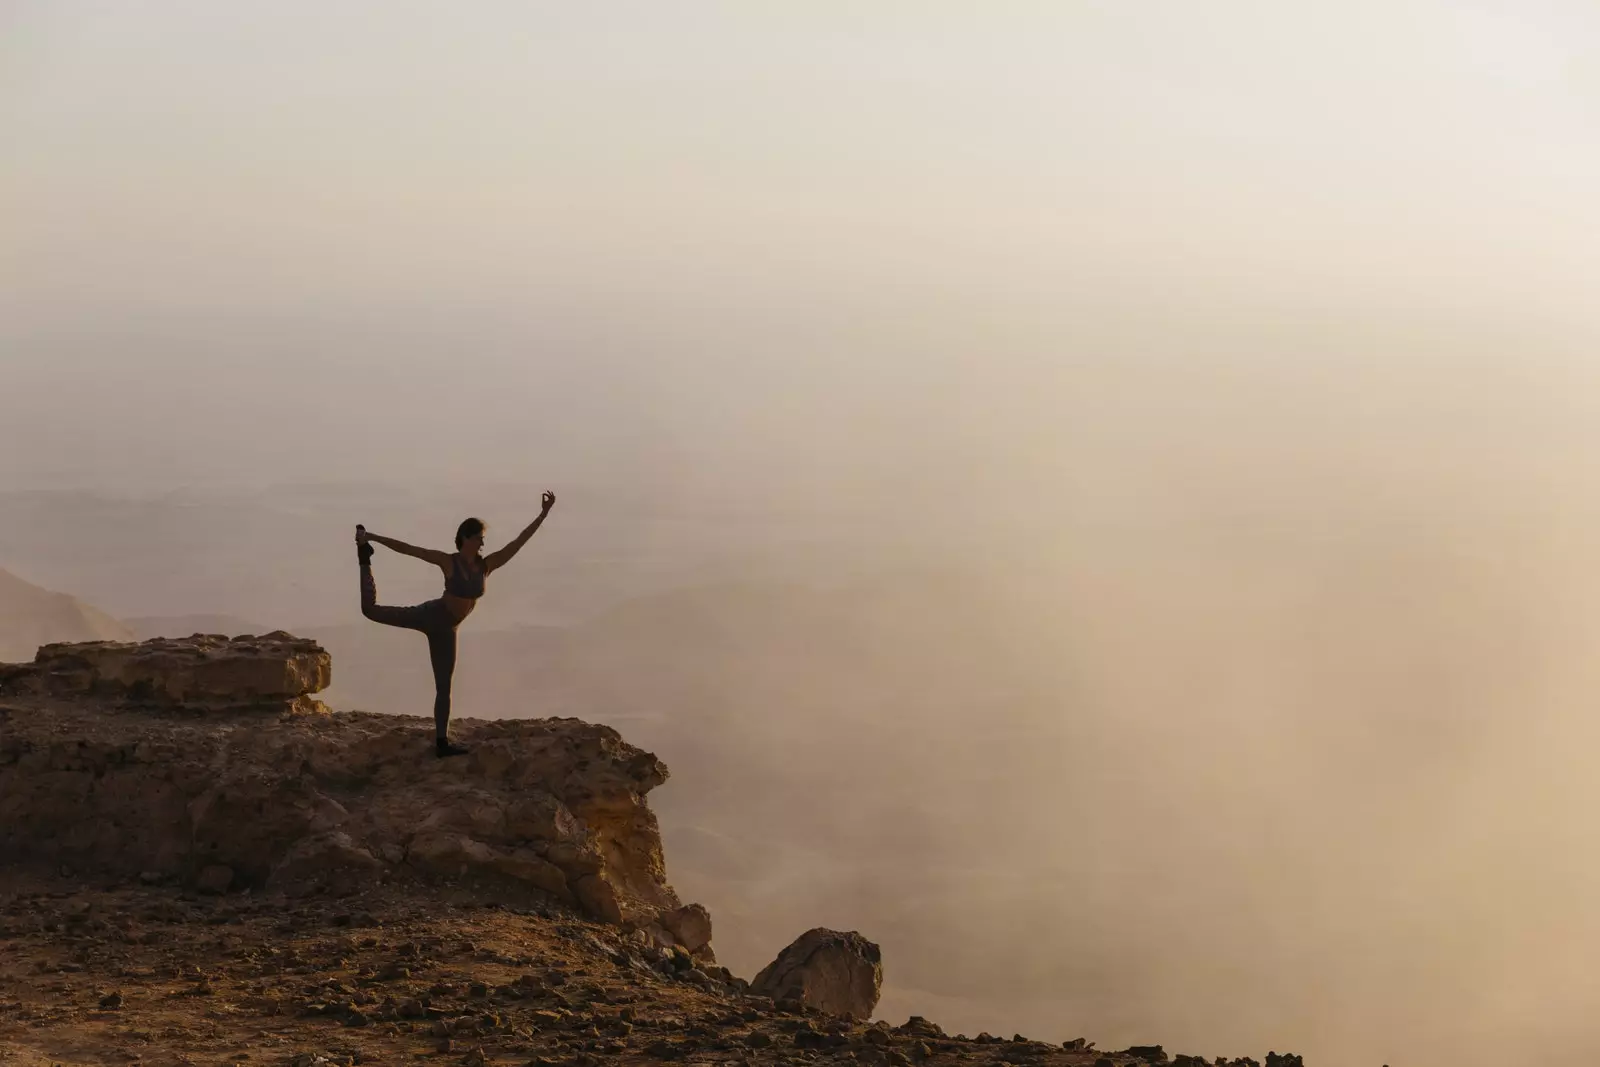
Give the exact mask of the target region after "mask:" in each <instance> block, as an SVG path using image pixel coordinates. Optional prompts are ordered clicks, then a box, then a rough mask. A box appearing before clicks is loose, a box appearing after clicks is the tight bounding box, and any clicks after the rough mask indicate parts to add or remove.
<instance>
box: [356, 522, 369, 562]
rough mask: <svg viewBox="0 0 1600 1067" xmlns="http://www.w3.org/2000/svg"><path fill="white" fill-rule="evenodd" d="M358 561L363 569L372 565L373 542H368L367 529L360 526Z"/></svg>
mask: <svg viewBox="0 0 1600 1067" xmlns="http://www.w3.org/2000/svg"><path fill="white" fill-rule="evenodd" d="M356 559H358V560H360V561H361V565H362V566H363V567H370V566H371V565H372V542H371V541H368V540H367V528H366V527H365V526H360V525H358V526H357V527H356Z"/></svg>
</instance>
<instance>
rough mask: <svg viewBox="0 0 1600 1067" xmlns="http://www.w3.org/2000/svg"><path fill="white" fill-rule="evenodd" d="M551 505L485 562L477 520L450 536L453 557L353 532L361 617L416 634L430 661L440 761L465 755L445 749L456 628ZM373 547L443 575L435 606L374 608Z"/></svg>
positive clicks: (552, 500) (551, 498)
mask: <svg viewBox="0 0 1600 1067" xmlns="http://www.w3.org/2000/svg"><path fill="white" fill-rule="evenodd" d="M555 504H556V495H555V494H554V493H546V494H545V495H544V507H543V509H542V510H541V511H540V512H539V517H538V518H537V519H534V520H533V522H531V523H529V524H528V528H527V529H526V530H523V531H522V532H521V533H520V534H518V535H517V539H516V540H515V541H513V542H511V543H510V544H509V545H506V546H505V547H504V548H502V549H501V550H500V551H498V552H491V553H489V554H488V555H487V556H485V555H483V554H482V552H483V531H484V525H483V520H482V519H468V520H467V521H465V522H463V523H462V524H461V527H460V529H458V530H457V531H456V550H455V551H454V552H438V551H435V550H434V549H431V548H416V547H415V546H413V545H408V544H406V543H405V542H404V541H396V540H395V539H394V538H392V537H382V536H380V535H378V534H375V533H368V532H367V528H366V527H365V526H357V527H356V558H357V559H358V560H360V561H361V614H363V615H365V616H366V617H367V618H369V619H371V620H372V621H373V622H381V623H383V624H384V625H385V626H399V627H403V628H404V629H407V630H420V631H421V632H422V633H424V634H426V635H427V637H428V658H429V659H430V660H432V661H433V690H434V692H433V727H434V735H435V745H434V753H435V755H437V756H439V758H441V759H443V758H444V757H445V756H459V755H462V754H463V753H465V752H466V751H467V750H466V749H465V748H463V747H462V746H460V745H454V744H451V743H450V676H451V675H453V674H454V673H455V669H456V627H458V626H460V625H461V623H462V620H464V619H465V618H466V617H467V616H468V615H470V614H472V609H473V608H475V607H477V606H478V598H479V597H481V596H483V584H484V583H483V580H484V578H485V577H487V576H488V575H489V574H490V573H491V572H493V571H497V570H499V569H500V568H501V567H504V566H505V565H506V564H507V563H509V562H511V557H512V556H515V555H516V554H517V552H518V551H519V550H520V549H521V548H522V546H523V545H525V544H527V543H528V538H530V537H532V536H533V535H534V533H535V532H536V531H537V530H538V529H539V526H540V525H541V524H542V523H543V522H544V519H545V516H546V515H548V514H550V509H551V508H553V507H555ZM374 543H376V544H380V545H383V546H384V547H385V548H392V549H394V550H395V551H396V552H400V553H403V554H405V555H407V556H416V557H417V558H418V559H423V560H427V561H428V562H429V563H432V564H433V565H435V566H436V567H438V568H439V569H440V570H441V571H443V572H444V595H443V596H441V597H440V598H439V599H438V600H430V601H428V602H427V603H426V604H417V605H415V606H414V607H409V608H395V607H386V606H384V605H382V604H379V603H378V585H377V583H376V582H375V581H373V578H372V546H373V544H374Z"/></svg>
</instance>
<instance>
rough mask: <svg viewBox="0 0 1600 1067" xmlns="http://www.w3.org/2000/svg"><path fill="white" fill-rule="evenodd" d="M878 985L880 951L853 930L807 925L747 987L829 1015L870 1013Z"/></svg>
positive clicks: (862, 1015)
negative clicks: (846, 930)
mask: <svg viewBox="0 0 1600 1067" xmlns="http://www.w3.org/2000/svg"><path fill="white" fill-rule="evenodd" d="M882 989H883V953H882V951H881V950H880V949H879V948H878V946H877V945H875V944H873V943H872V942H871V941H868V940H867V939H866V938H865V937H862V936H861V935H860V934H858V933H856V932H855V931H853V930H852V931H848V932H843V933H841V932H840V931H837V930H825V929H822V928H821V927H818V928H817V929H815V930H808V931H806V932H805V933H803V934H801V935H800V936H799V937H798V938H796V939H795V940H794V943H793V944H791V945H790V946H789V947H788V948H786V949H784V950H783V951H782V952H780V953H778V958H777V959H775V960H773V961H772V962H771V963H770V964H768V965H767V966H766V967H765V968H764V969H763V970H762V971H761V973H760V974H758V975H756V977H755V981H753V982H751V983H750V990H751V992H753V993H757V994H760V995H761V996H766V997H771V998H772V999H773V1000H775V1001H779V1002H782V1001H798V1002H800V1003H801V1004H803V1005H804V1006H806V1007H808V1008H816V1009H817V1010H818V1011H825V1012H828V1013H830V1014H834V1015H849V1016H852V1017H854V1018H857V1019H867V1018H870V1017H871V1016H872V1010H873V1009H874V1008H876V1007H877V1006H878V996H879V994H880V993H881V992H882Z"/></svg>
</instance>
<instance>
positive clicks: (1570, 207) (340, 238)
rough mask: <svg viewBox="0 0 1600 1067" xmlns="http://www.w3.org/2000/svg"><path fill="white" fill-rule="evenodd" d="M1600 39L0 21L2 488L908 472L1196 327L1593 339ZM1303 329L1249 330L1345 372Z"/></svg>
mask: <svg viewBox="0 0 1600 1067" xmlns="http://www.w3.org/2000/svg"><path fill="white" fill-rule="evenodd" d="M1597 41H1600V14H1597V13H1596V12H1595V10H1594V9H1593V8H1592V7H1591V6H1590V5H1586V4H1579V3H1538V2H1521V3H1517V4H1510V3H1498V4H1496V3H1483V4H1464V3H1453V4H1447V3H1431V2H1424V0H1384V2H1372V3H1365V2H1356V3H1341V4H1337V5H1328V4H1311V3H1284V2H1265V0H1263V2H1256V3H1244V2H1216V3H1206V4H1194V3H1188V2H1161V3H1157V2H1150V3H1138V4H1131V3H1125V2H1109V0H1108V2H1104V3H1090V2H1076V3H1060V2H1053V3H1022V2H1017V3H1003V4H985V5H976V4H949V3H936V2H931V0H924V2H918V3H875V4H853V5H839V4H804V5H801V4H792V5H763V4H741V3H732V2H727V3H703V2H683V3H670V4H664V3H633V2H629V3H599V4H560V5H557V4H548V3H532V2H516V3H476V4H470V5H460V4H442V3H441V4H417V3H393V2H388V3H381V4H379V3H373V4H365V3H354V2H352V3H341V4H334V5H329V4H310V3H297V2H284V3H274V4H213V3H203V2H167V3H140V4H133V3H121V2H113V3H75V2H70V0H52V2H49V3H45V2H29V0H0V146H3V147H0V234H3V239H0V360H3V361H4V364H3V365H4V373H5V388H4V389H0V485H18V484H37V483H40V482H54V483H58V484H60V483H67V482H73V483H85V484H90V483H92V484H102V483H104V484H132V483H134V482H150V483H151V484H156V485H160V484H164V483H168V482H175V483H182V482H184V481H188V480H191V479H204V478H210V479H213V480H217V479H231V478H237V477H240V476H241V475H252V476H255V475H259V476H271V475H274V474H279V473H282V472H283V471H284V469H285V468H289V469H292V470H293V472H294V474H295V476H296V477H305V476H309V475H314V474H316V473H319V472H320V473H325V474H327V475H328V476H331V477H377V476H380V475H382V474H385V473H391V472H398V474H399V476H400V477H401V478H404V477H406V476H408V475H409V474H411V473H414V472H423V473H425V474H426V476H428V477H455V476H458V475H459V472H461V471H463V470H476V469H484V470H488V471H491V472H493V473H495V474H500V475H504V476H511V477H518V478H521V477H527V478H532V479H535V480H538V479H556V478H558V477H559V476H563V475H564V476H566V477H569V478H578V479H583V478H593V477H597V476H598V474H597V473H596V472H600V471H605V470H612V469H620V468H628V469H631V470H635V471H636V472H638V473H641V474H645V475H647V476H648V475H649V474H650V473H651V472H654V473H656V474H662V475H663V476H665V475H666V474H670V473H673V472H677V473H679V474H681V473H682V472H684V471H695V472H698V473H700V474H702V475H703V474H705V473H706V472H707V471H717V472H719V473H720V472H722V471H723V470H724V468H726V472H727V473H729V475H730V476H732V475H733V474H739V475H742V476H744V477H745V478H746V480H749V476H750V475H751V474H753V473H758V472H760V471H761V470H762V469H763V465H766V466H768V467H771V466H773V465H778V466H785V467H788V468H793V467H807V466H808V465H809V467H808V469H811V471H812V474H813V475H814V476H815V477H816V478H817V479H819V480H824V481H825V480H826V479H828V478H831V477H834V476H836V475H839V474H841V473H842V472H845V471H847V470H849V471H853V472H858V468H859V467H861V466H862V465H865V466H866V467H868V468H871V471H870V473H871V474H873V476H876V477H881V478H889V479H892V478H894V477H896V476H898V475H900V474H903V473H904V472H905V471H906V470H908V469H909V468H910V467H911V466H914V465H915V464H916V463H917V462H927V461H929V460H930V459H932V460H934V461H936V462H939V463H944V462H953V463H956V464H957V465H958V466H959V465H960V461H961V457H962V455H964V454H966V455H968V459H969V461H970V460H971V457H970V453H971V441H970V435H971V434H973V433H974V432H976V433H977V434H978V436H979V437H983V438H986V439H987V438H997V439H1003V442H1004V443H1005V444H1006V447H1007V448H1010V451H1011V452H1016V451H1027V450H1028V449H1029V448H1032V447H1035V446H1036V445H1037V444H1038V442H1039V440H1040V439H1041V437H1048V435H1049V433H1050V432H1051V431H1050V426H1051V422H1052V419H1054V418H1055V417H1057V416H1060V415H1065V414H1066V413H1067V412H1070V411H1072V410H1073V408H1072V404H1073V403H1074V400H1073V396H1072V395H1061V394H1072V393H1073V388H1072V387H1071V386H1070V383H1065V382H1064V381H1063V380H1062V379H1060V378H1059V377H1056V375H1058V374H1059V371H1060V367H1061V366H1062V365H1064V364H1066V363H1070V362H1072V361H1074V360H1076V361H1080V362H1085V361H1086V362H1090V363H1093V362H1095V361H1112V360H1114V359H1116V358H1120V357H1122V356H1124V355H1126V354H1127V353H1128V352H1129V351H1135V350H1137V351H1143V350H1144V347H1150V348H1159V347H1161V344H1162V343H1164V344H1165V345H1166V347H1167V348H1168V349H1170V348H1172V341H1173V339H1174V338H1181V337H1182V336H1183V335H1184V331H1185V329H1186V327H1185V326H1184V323H1185V322H1186V321H1187V319H1186V318H1185V316H1193V315H1200V316H1201V317H1202V318H1205V317H1207V316H1209V317H1210V319H1211V320H1221V321H1224V322H1226V323H1228V324H1229V328H1230V329H1236V328H1238V326H1239V324H1240V323H1244V324H1246V325H1249V324H1254V323H1256V322H1258V321H1259V320H1264V319H1273V320H1275V321H1278V320H1281V321H1286V322H1289V323H1290V324H1292V323H1293V322H1295V321H1299V320H1298V319H1297V318H1296V317H1297V316H1299V317H1305V316H1312V317H1315V316H1317V315H1326V316H1330V317H1333V318H1342V319H1344V320H1352V319H1353V320H1357V321H1359V320H1361V319H1363V318H1364V317H1373V318H1378V319H1384V320H1385V321H1388V320H1392V319H1394V318H1395V317H1396V316H1399V317H1400V318H1402V319H1407V320H1408V321H1409V320H1410V319H1415V320H1416V322H1419V323H1422V324H1423V326H1424V327H1427V328H1431V327H1428V324H1429V323H1432V322H1435V321H1436V320H1443V321H1446V322H1449V323H1451V326H1450V329H1452V330H1454V331H1456V332H1457V335H1458V336H1457V339H1459V338H1460V337H1470V336H1472V335H1473V334H1474V333H1475V331H1476V330H1477V324H1478V323H1480V322H1495V323H1499V324H1500V325H1499V327H1498V328H1500V329H1502V330H1504V331H1506V332H1508V333H1512V334H1516V333H1518V332H1521V334H1522V336H1524V337H1535V336H1536V335H1537V338H1538V340H1537V343H1538V344H1547V343H1548V342H1549V336H1547V335H1553V336H1556V337H1557V338H1558V339H1559V338H1563V337H1565V338H1567V339H1568V340H1570V339H1571V338H1572V337H1573V336H1576V335H1581V338H1582V340H1583V341H1584V342H1585V343H1586V342H1587V341H1588V340H1590V339H1592V337H1593V335H1594V332H1595V331H1594V330H1593V327H1594V326H1595V325H1596V322H1595V319H1596V316H1595V315H1594V313H1593V312H1592V311H1591V310H1590V305H1591V301H1590V299H1589V291H1588V289H1589V283H1590V281H1591V279H1592V277H1593V275H1594V273H1595V270H1596V268H1595V264H1596V263H1600V255H1597V253H1600V228H1597V225H1596V223H1597V222H1600V207H1597V203H1600V201H1597V198H1596V197H1595V196H1594V192H1593V191H1594V189H1595V188H1596V187H1597V181H1596V179H1597V178H1600V137H1597V132H1600V131H1597V123H1600V65H1597V64H1600V57H1597V54H1596V51H1595V45H1596V43H1597ZM1130 323H1131V324H1134V325H1136V326H1137V327H1138V328H1139V329H1141V330H1144V331H1145V332H1144V333H1137V334H1129V333H1128V329H1129V324H1130ZM1097 324H1098V325H1097ZM1107 324H1109V325H1107ZM1280 324H1281V323H1280ZM1507 324H1509V325H1507ZM1097 329H1098V330H1101V331H1103V333H1102V334H1095V333H1094V331H1095V330H1097ZM1163 330H1164V331H1165V333H1164V334H1163ZM1313 332H1315V325H1314V323H1312V322H1310V321H1309V320H1308V321H1307V322H1306V329H1305V330H1304V331H1303V334H1304V335H1309V334H1311V333H1313ZM1285 336H1287V337H1289V338H1291V339H1295V340H1298V339H1303V338H1296V337H1295V335H1294V334H1293V331H1290V332H1289V334H1287V335H1285ZM1285 336H1280V337H1279V338H1278V341H1277V342H1274V343H1272V344H1267V343H1264V342H1261V340H1260V339H1259V338H1256V339H1255V340H1254V341H1243V342H1240V343H1239V344H1237V345H1234V346H1231V347H1232V349H1233V354H1234V355H1237V354H1238V351H1239V350H1247V354H1249V355H1251V356H1252V357H1255V358H1259V359H1263V360H1266V361H1269V362H1270V361H1279V362H1281V361H1293V360H1299V361H1306V360H1315V359H1325V360H1326V359H1334V358H1338V357H1339V356H1341V355H1344V354H1347V352H1344V351H1340V350H1337V346H1333V347H1334V349H1335V350H1334V351H1332V352H1331V353H1323V354H1314V353H1311V352H1309V351H1308V350H1305V349H1303V348H1302V347H1301V346H1298V345H1297V344H1295V343H1285ZM1106 337H1111V338H1113V340H1112V341H1107V340H1106ZM1147 342H1148V344H1147ZM1435 342H1436V343H1430V344H1423V345H1420V346H1414V347H1421V348H1424V349H1429V350H1430V351H1431V352H1433V353H1434V354H1437V353H1438V352H1449V351H1451V350H1452V349H1451V343H1453V342H1441V341H1438V339H1437V338H1436V339H1435ZM1217 343H1218V344H1221V345H1222V347H1224V348H1228V347H1230V346H1229V345H1228V344H1227V343H1226V342H1217ZM1529 343H1530V344H1532V343H1533V342H1531V341H1530V342H1529ZM1142 346H1143V347H1142ZM1358 347H1359V346H1358ZM1400 347H1402V348H1403V347H1406V346H1405V345H1401V346H1400ZM1571 347H1574V348H1580V347H1581V345H1577V344H1573V345H1572V346H1571ZM1380 362H1381V360H1380ZM1058 401H1059V403H1058ZM960 434H967V435H969V440H968V442H967V444H966V445H964V446H961V447H957V446H954V445H952V444H951V443H950V442H951V441H952V439H953V438H954V437H955V436H958V435H960ZM819 438H826V439H828V440H831V441H832V442H833V444H832V445H829V444H826V443H819V440H818V439H819ZM841 441H842V442H845V443H844V444H840V443H839V442H841ZM868 446H870V447H868ZM1011 446H1015V447H1011ZM995 447H996V448H1000V444H999V443H996V444H995ZM830 448H831V449H832V451H830ZM1000 451H1001V452H1005V451H1006V449H1004V448H1001V449H1000ZM864 456H865V457H869V458H868V459H865V460H864V459H863V457H864ZM870 457H879V460H878V463H877V466H876V467H873V462H872V461H871V459H870ZM741 464H742V466H741ZM967 465H968V466H969V467H975V466H982V464H981V463H979V462H977V461H970V462H968V464H967ZM789 473H790V474H794V473H795V472H794V471H792V470H791V471H790V472H789Z"/></svg>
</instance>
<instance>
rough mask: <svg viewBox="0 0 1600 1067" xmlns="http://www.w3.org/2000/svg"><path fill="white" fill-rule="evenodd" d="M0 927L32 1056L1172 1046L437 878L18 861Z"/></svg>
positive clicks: (987, 1051)
mask: <svg viewBox="0 0 1600 1067" xmlns="http://www.w3.org/2000/svg"><path fill="white" fill-rule="evenodd" d="M0 946H3V952H0V1063H6V1064H18V1065H28V1067H33V1065H36V1064H37V1065H43V1064H63V1065H66V1064H132V1063H138V1064H144V1065H147V1067H161V1065H167V1064H174V1065H176V1064H185V1065H186V1064H206V1065H213V1064H215V1065H226V1064H238V1065H246V1067H255V1065H264V1064H273V1065H291V1067H311V1065H316V1064H321V1063H328V1064H383V1063H402V1062H411V1061H425V1062H429V1063H449V1064H465V1065H469V1067H471V1065H477V1064H572V1065H594V1064H601V1063H660V1062H688V1063H728V1064H734V1063H737V1064H778V1063H844V1062H856V1063H868V1064H908V1063H931V1064H942V1063H951V1064H954V1063H963V1064H982V1063H997V1064H998V1063H1008V1064H1040V1065H1046V1064H1056V1065H1063V1067H1065V1065H1071V1067H1091V1065H1096V1064H1098V1065H1099V1067H1112V1065H1114V1067H1124V1065H1130V1064H1141V1063H1146V1062H1151V1061H1155V1062H1172V1061H1169V1060H1167V1059H1166V1057H1165V1055H1164V1054H1158V1053H1157V1052H1156V1051H1155V1050H1153V1049H1150V1050H1137V1051H1139V1052H1141V1053H1142V1055H1134V1054H1130V1053H1128V1052H1123V1053H1104V1052H1097V1051H1095V1050H1093V1049H1092V1048H1081V1049H1068V1048H1063V1047H1061V1046H1058V1045H1048V1044H1044V1043H1041V1042H1035V1041H1027V1040H1024V1039H1022V1038H1020V1037H1015V1038H1011V1039H1005V1040H1002V1039H999V1038H991V1037H989V1036H988V1035H977V1036H975V1037H970V1038H969V1037H965V1036H961V1035H945V1034H944V1033H943V1032H941V1031H940V1029H939V1027H937V1026H936V1025H934V1024H933V1023H930V1022H926V1021H924V1020H921V1019H912V1020H909V1021H908V1022H907V1023H905V1024H904V1025H901V1026H889V1025H887V1024H884V1023H875V1024H870V1025H868V1024H861V1023H857V1022H852V1021H850V1020H848V1019H845V1018H843V1017H836V1016H828V1015H825V1014H822V1013H820V1012H817V1011H815V1010H810V1009H803V1008H801V1007H800V1006H799V1005H797V1004H781V1005H775V1004H774V1003H773V1002H772V1001H771V1000H770V999H767V998H764V997H758V996H752V995H750V994H749V993H748V992H747V989H748V987H747V986H745V984H744V983H743V982H741V981H739V980H738V979H736V978H732V976H730V975H727V974H726V972H724V971H722V970H721V969H720V968H710V969H709V971H708V970H706V969H702V968H701V967H699V966H696V965H694V964H693V962H692V961H691V960H690V959H689V957H688V956H687V955H686V954H685V953H683V951H682V950H681V949H677V950H664V949H661V948H658V947H656V946H655V945H653V944H652V943H650V941H649V939H648V938H646V937H644V936H642V935H640V934H632V935H630V934H627V933H624V932H623V931H622V930H621V929H619V928H618V927H616V926H613V925H609V924H605V923H600V922H595V921H592V920H588V919H584V918H582V917H580V916H579V915H578V914H577V913H576V912H572V911H569V910H567V909H566V908H565V907H563V906H560V905H555V904H552V905H551V906H549V907H547V908H542V909H518V910H511V909H506V908H503V907H497V906H494V905H485V904H482V903H480V902H476V901H474V900H473V899H471V897H470V896H469V895H467V894H465V893H463V892H458V891H457V890H455V889H453V888H452V887H449V886H438V887H432V888H427V889H423V888H419V887H415V886H410V887H405V888H404V890H403V891H402V890H396V889H389V888H384V887H378V888H375V889H373V890H371V891H369V892H357V893H351V894H350V895H346V896H343V897H333V896H328V895H323V896H318V897H314V898H310V899H304V900H293V899H290V898H287V897H284V896H282V895H274V894H270V893H267V894H258V893H234V894H229V895H221V896H209V895H203V894H200V893H197V892H194V891H191V890H187V889H183V888H180V887H177V886H171V885H147V884H143V883H141V882H140V881H138V880H132V881H127V882H115V883H97V884H86V883H85V881H84V880H83V879H81V878H71V877H60V876H58V875H51V876H45V875H42V874H39V873H33V872H23V871H20V870H17V869H15V868H13V869H9V870H5V871H3V872H0ZM730 979H731V980H730ZM1277 1059H1278V1058H1277V1057H1274V1060H1275V1061H1276V1060H1277ZM1176 1062H1180V1063H1181V1062H1189V1063H1199V1062H1203V1061H1200V1060H1197V1059H1190V1058H1188V1057H1180V1058H1177V1060H1176ZM1219 1062H1220V1061H1219ZM1238 1062H1240V1063H1244V1062H1245V1061H1238ZM1282 1062H1283V1063H1285V1064H1287V1063H1289V1061H1287V1060H1283V1061H1282Z"/></svg>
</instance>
